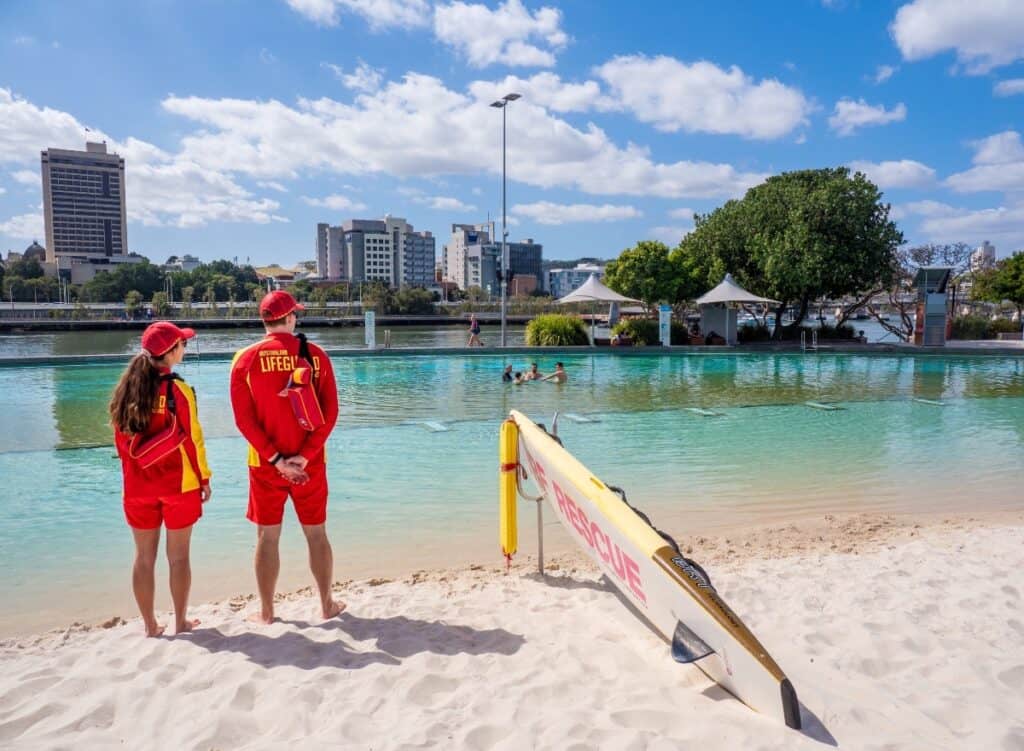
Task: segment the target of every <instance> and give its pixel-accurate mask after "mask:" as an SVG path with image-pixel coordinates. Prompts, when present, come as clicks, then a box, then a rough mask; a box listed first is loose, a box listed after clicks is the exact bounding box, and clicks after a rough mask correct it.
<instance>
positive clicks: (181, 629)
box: [174, 618, 199, 634]
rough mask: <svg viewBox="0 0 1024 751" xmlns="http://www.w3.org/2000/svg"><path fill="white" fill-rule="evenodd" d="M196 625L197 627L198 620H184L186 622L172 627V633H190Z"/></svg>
mask: <svg viewBox="0 0 1024 751" xmlns="http://www.w3.org/2000/svg"><path fill="white" fill-rule="evenodd" d="M198 625H199V619H198V618H191V619H186V620H184V621H182V622H181V623H177V624H175V626H174V633H175V634H184V633H186V632H188V631H191V630H192V629H194V628H195V627H196V626H198Z"/></svg>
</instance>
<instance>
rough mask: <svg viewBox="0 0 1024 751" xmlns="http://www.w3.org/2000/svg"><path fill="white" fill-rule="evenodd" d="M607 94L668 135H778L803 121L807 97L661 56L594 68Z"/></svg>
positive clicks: (769, 81)
mask: <svg viewBox="0 0 1024 751" xmlns="http://www.w3.org/2000/svg"><path fill="white" fill-rule="evenodd" d="M595 72H596V74H597V75H598V76H599V77H600V78H602V79H603V80H604V81H605V82H606V83H607V84H608V85H609V86H610V87H611V90H612V93H611V98H612V99H613V100H614V101H616V102H618V103H619V105H620V106H621V107H623V108H624V109H627V110H629V111H630V112H632V113H633V114H634V115H635V116H636V118H637V119H638V120H640V121H642V122H646V123H652V124H653V125H654V127H655V128H657V129H658V130H662V131H666V132H669V133H674V132H676V131H679V130H684V131H687V132H690V133H694V132H704V133H732V134H737V135H741V136H745V137H747V138H763V139H770V138H778V137H780V136H783V135H785V134H787V133H789V132H790V131H792V130H793V129H794V128H796V127H797V126H799V125H803V124H805V123H806V122H807V115H808V114H809V113H810V112H811V110H812V105H811V103H810V101H808V100H807V98H806V97H804V95H803V94H802V93H801V92H800V90H799V89H795V88H792V87H790V86H786V85H785V84H782V83H780V82H779V81H777V80H775V79H773V78H772V79H764V80H762V81H760V82H755V81H754V80H753V79H752V78H750V77H749V76H747V75H746V74H745V73H744V72H743V71H742V70H740V69H739V68H738V67H736V66H735V65H734V66H732V67H731V68H730V69H729V70H723V69H722V68H719V67H718V66H717V65H715V64H714V63H710V62H707V61H703V60H702V61H698V62H695V63H685V62H682V61H680V60H677V59H676V58H673V57H666V56H664V55H662V56H659V57H654V58H650V57H646V56H644V55H630V56H625V57H616V58H613V59H612V60H610V61H608V62H607V63H605V64H604V65H601V66H600V67H598V68H597V69H596V71H595Z"/></svg>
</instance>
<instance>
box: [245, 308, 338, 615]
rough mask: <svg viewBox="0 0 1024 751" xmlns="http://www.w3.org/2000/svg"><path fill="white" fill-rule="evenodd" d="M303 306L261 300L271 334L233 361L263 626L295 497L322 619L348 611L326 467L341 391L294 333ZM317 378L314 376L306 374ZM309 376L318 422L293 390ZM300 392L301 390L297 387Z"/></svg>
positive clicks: (313, 349)
mask: <svg viewBox="0 0 1024 751" xmlns="http://www.w3.org/2000/svg"><path fill="white" fill-rule="evenodd" d="M304 309H305V308H304V307H303V306H302V305H300V304H299V303H297V302H296V301H295V298H294V297H292V296H291V295H290V294H288V293H287V292H284V291H281V290H278V291H275V292H270V293H268V294H267V295H266V296H265V297H264V298H263V300H262V302H260V317H261V318H262V319H263V326H264V328H265V329H266V337H265V338H264V339H263V340H262V341H259V342H257V343H255V344H252V345H250V346H248V347H245V348H244V349H241V350H239V351H238V352H237V353H236V354H235V358H234V360H233V362H232V364H231V407H232V409H233V410H234V414H235V424H236V425H237V426H238V429H239V430H240V431H241V433H242V435H243V436H244V437H245V439H246V440H247V441H248V442H249V509H248V512H247V513H246V517H247V518H248V519H249V520H250V521H252V522H253V523H254V524H255V525H256V530H257V531H256V554H255V568H256V583H257V585H258V587H259V593H260V612H259V613H257V614H254V615H253V616H252V620H254V621H256V622H258V623H273V621H274V590H275V588H276V586H277V577H278V573H279V571H280V568H281V560H280V555H279V543H280V539H281V522H282V520H283V518H284V505H285V501H286V500H287V499H288V497H289V496H291V499H292V503H293V505H294V506H295V512H296V515H297V516H298V518H299V522H300V523H301V524H302V531H303V533H304V534H305V536H306V543H307V545H308V547H309V567H310V569H311V570H312V572H313V579H314V580H315V581H316V586H317V589H318V590H319V593H320V615H321V616H323V618H333V617H334V616H336V615H338V614H339V613H340V612H341V611H342V610H344V609H345V605H344V603H340V602H336V601H335V600H334V599H333V598H332V597H331V582H332V581H333V569H334V553H333V551H332V550H331V543H330V540H328V539H327V530H326V528H325V523H326V521H327V464H326V457H325V453H326V452H325V451H324V444H325V443H326V442H327V438H328V436H329V435H330V434H331V431H332V430H333V429H334V425H335V423H336V422H337V421H338V391H337V387H336V385H335V382H334V370H333V368H332V367H331V361H330V359H329V358H328V357H327V354H326V353H325V352H324V351H323V350H322V349H321V348H320V347H318V346H317V345H315V344H311V343H309V342H307V341H306V338H305V336H304V335H303V334H298V335H296V334H295V327H296V324H297V322H298V316H297V312H298V311H301V310H304ZM309 375H311V376H312V377H311V378H309V377H308V376H309ZM304 379H305V383H306V386H305V388H308V389H310V390H311V391H310V392H309V393H307V394H306V396H307V397H308V398H310V399H312V400H313V407H312V408H313V410H314V411H316V412H317V418H318V419H317V420H315V421H314V422H311V421H310V420H309V419H308V417H307V414H305V413H304V414H303V415H301V416H300V415H299V413H298V412H297V411H296V409H295V408H294V407H293V402H292V399H291V398H290V394H289V391H291V390H292V388H293V386H294V385H295V384H296V383H297V382H299V381H303V380H304ZM297 388H302V387H301V386H300V387H297Z"/></svg>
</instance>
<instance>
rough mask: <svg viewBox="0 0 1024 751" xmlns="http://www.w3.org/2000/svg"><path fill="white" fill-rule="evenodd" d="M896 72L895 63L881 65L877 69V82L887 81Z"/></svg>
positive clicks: (875, 77)
mask: <svg viewBox="0 0 1024 751" xmlns="http://www.w3.org/2000/svg"><path fill="white" fill-rule="evenodd" d="M895 72H896V66H895V65H879V66H878V69H877V70H875V76H874V79H875V83H885V82H886V81H888V80H889V79H890V78H892V76H893V73H895Z"/></svg>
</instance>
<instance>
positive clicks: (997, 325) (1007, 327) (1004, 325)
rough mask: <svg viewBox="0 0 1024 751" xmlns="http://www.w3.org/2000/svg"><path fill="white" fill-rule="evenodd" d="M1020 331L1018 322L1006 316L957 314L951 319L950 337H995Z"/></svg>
mask: <svg viewBox="0 0 1024 751" xmlns="http://www.w3.org/2000/svg"><path fill="white" fill-rule="evenodd" d="M1017 331H1020V324H1019V323H1017V322H1016V321H1011V320H1009V319H1006V318H997V319H996V320H994V321H993V320H991V319H990V318H988V317H987V316H959V317H958V318H954V319H953V329H952V331H951V332H950V337H949V338H950V339H995V338H997V334H1000V333H1010V332H1017Z"/></svg>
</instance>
